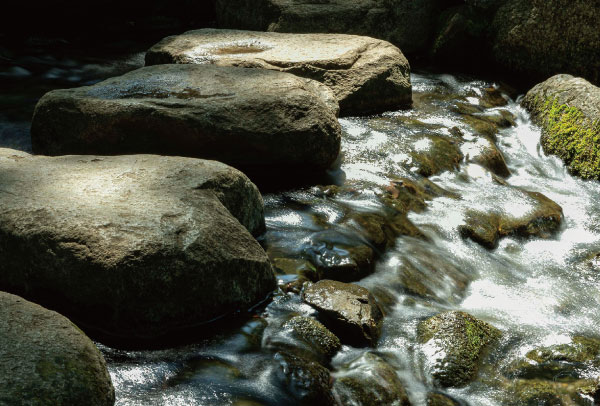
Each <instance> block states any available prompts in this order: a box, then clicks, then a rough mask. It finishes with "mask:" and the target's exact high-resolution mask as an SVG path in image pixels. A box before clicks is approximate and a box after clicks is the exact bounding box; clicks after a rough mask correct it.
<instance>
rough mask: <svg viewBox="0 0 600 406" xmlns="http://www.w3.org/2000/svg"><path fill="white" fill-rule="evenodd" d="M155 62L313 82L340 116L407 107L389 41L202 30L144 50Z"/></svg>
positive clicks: (403, 74) (404, 80) (400, 67)
mask: <svg viewBox="0 0 600 406" xmlns="http://www.w3.org/2000/svg"><path fill="white" fill-rule="evenodd" d="M161 63H184V64H215V65H219V66H241V67H245V68H262V69H269V70H275V71H280V72H288V73H293V74H295V75H298V76H302V77H305V78H308V79H314V80H316V81H319V82H321V83H323V84H325V85H327V86H328V87H329V88H330V89H331V90H332V91H333V93H334V95H335V97H336V99H337V100H338V102H339V105H340V114H341V115H346V116H347V115H357V114H367V113H380V112H383V111H386V110H396V109H398V108H402V107H409V106H410V105H411V104H412V97H411V84H410V66H409V64H408V61H407V60H406V58H405V57H404V55H403V54H402V52H401V51H400V50H399V49H398V48H396V47H395V46H393V45H392V44H390V43H389V42H386V41H382V40H379V39H374V38H369V37H361V36H355V35H344V34H282V33H275V32H258V31H238V30H216V29H202V30H195V31H188V32H186V33H184V34H181V35H176V36H172V37H167V38H165V39H163V40H162V41H160V42H159V43H158V44H156V45H154V46H153V47H152V48H150V50H149V51H148V52H147V53H146V65H156V64H161Z"/></svg>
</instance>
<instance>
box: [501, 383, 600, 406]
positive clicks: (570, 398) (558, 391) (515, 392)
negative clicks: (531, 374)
mask: <svg viewBox="0 0 600 406" xmlns="http://www.w3.org/2000/svg"><path fill="white" fill-rule="evenodd" d="M506 391H507V393H508V395H505V396H504V397H503V399H502V401H503V404H506V405H508V406H573V405H590V404H594V405H595V404H597V403H596V402H597V401H598V400H599V399H600V397H599V396H598V393H599V392H600V391H599V390H598V382H597V381H594V380H591V379H582V380H578V381H575V382H571V383H562V382H553V381H544V380H536V379H531V380H529V379H516V380H514V381H510V382H507V383H506Z"/></svg>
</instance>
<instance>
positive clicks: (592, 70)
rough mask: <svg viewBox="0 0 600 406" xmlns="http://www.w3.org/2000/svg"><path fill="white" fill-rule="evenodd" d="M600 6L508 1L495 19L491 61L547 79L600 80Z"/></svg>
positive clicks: (582, 0) (574, 0) (568, 0)
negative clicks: (559, 75) (568, 75)
mask: <svg viewBox="0 0 600 406" xmlns="http://www.w3.org/2000/svg"><path fill="white" fill-rule="evenodd" d="M599 21H600V4H599V3H598V2H596V1H589V0H508V1H506V4H504V5H503V6H502V7H500V9H499V10H498V12H497V13H496V16H495V18H494V21H493V24H492V27H493V31H494V38H493V51H492V53H493V58H494V60H495V61H496V62H497V63H498V64H499V65H500V66H501V67H503V68H504V69H508V70H510V71H512V72H517V73H520V74H521V75H528V76H530V77H535V78H540V77H541V78H544V77H548V76H550V75H553V74H556V73H561V72H562V73H572V74H575V75H580V76H584V77H586V78H587V79H589V80H591V81H593V82H596V83H597V82H598V81H599V80H600V31H599V30H598V22H599Z"/></svg>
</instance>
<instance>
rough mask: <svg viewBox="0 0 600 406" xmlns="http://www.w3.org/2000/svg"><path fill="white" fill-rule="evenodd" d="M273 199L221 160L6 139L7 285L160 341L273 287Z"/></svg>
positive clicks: (97, 328)
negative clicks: (82, 152)
mask: <svg viewBox="0 0 600 406" xmlns="http://www.w3.org/2000/svg"><path fill="white" fill-rule="evenodd" d="M263 228H264V215H263V202H262V198H261V196H260V194H259V192H258V190H257V188H256V186H254V184H252V183H251V182H250V181H249V180H248V178H247V177H246V176H245V175H243V174H242V173H241V172H239V171H237V170H235V169H233V168H231V167H229V166H227V165H225V164H222V163H219V162H214V161H203V160H198V159H191V158H180V157H160V156H154V155H132V156H117V157H102V156H64V157H54V158H52V157H43V156H31V155H28V154H25V153H22V152H18V151H14V150H8V149H0V263H1V264H2V270H3V271H2V272H1V273H0V290H4V291H8V292H11V293H18V294H21V295H22V296H24V297H26V298H28V299H30V300H35V301H36V302H40V303H43V304H44V305H46V306H47V307H51V308H52V309H56V310H59V311H61V312H63V313H64V314H65V315H67V316H68V317H69V318H71V319H72V320H73V321H75V322H76V323H77V324H78V325H80V326H83V327H85V328H87V329H88V331H89V332H90V334H92V333H93V335H97V336H99V337H100V338H103V339H104V338H106V339H109V340H113V339H114V341H118V340H119V339H126V340H134V339H135V340H143V339H149V340H158V339H160V338H161V337H163V336H170V335H171V334H172V333H173V332H174V331H179V330H182V329H186V328H188V327H195V326H197V325H199V324H201V323H204V322H208V321H210V320H213V319H214V318H216V317H219V316H222V315H225V314H228V313H230V312H233V311H236V310H239V309H246V308H248V307H250V306H253V305H254V304H256V303H258V302H260V301H261V300H263V299H264V298H265V297H266V296H267V295H268V294H269V292H270V291H271V290H272V289H273V288H274V286H275V279H274V276H273V271H272V269H271V265H270V263H269V260H268V258H267V255H266V253H265V252H264V250H263V249H262V248H261V246H260V245H259V244H258V242H257V241H256V240H255V239H254V238H253V237H252V235H251V233H250V232H253V233H259V232H261V231H262V230H263Z"/></svg>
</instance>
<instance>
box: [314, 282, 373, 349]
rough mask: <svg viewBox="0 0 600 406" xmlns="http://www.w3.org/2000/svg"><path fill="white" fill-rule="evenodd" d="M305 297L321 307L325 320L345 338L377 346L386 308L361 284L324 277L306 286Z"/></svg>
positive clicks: (319, 308)
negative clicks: (324, 278) (383, 310)
mask: <svg viewBox="0 0 600 406" xmlns="http://www.w3.org/2000/svg"><path fill="white" fill-rule="evenodd" d="M302 300H303V301H304V302H305V303H307V304H309V305H311V306H312V307H314V308H315V309H317V310H318V311H319V315H320V316H321V317H322V318H323V322H324V324H325V325H326V326H327V327H329V328H330V329H331V331H332V332H333V333H334V334H336V335H337V336H338V337H339V338H340V340H341V341H342V342H347V343H350V344H352V345H356V346H366V345H370V346H375V344H376V343H377V339H378V338H379V336H380V335H381V327H382V323H383V312H382V311H381V308H380V307H379V305H378V304H377V302H376V301H375V298H374V297H373V296H372V295H371V293H370V292H369V291H368V290H367V289H365V288H363V287H362V286H359V285H355V284H353V283H343V282H337V281H332V280H322V281H319V282H317V283H315V284H313V285H311V286H310V287H308V288H306V289H305V290H304V292H303V294H302Z"/></svg>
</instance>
